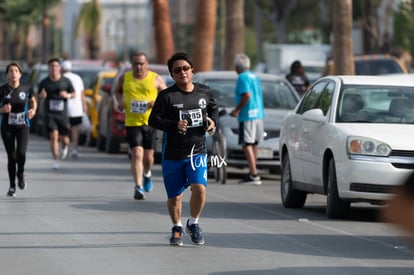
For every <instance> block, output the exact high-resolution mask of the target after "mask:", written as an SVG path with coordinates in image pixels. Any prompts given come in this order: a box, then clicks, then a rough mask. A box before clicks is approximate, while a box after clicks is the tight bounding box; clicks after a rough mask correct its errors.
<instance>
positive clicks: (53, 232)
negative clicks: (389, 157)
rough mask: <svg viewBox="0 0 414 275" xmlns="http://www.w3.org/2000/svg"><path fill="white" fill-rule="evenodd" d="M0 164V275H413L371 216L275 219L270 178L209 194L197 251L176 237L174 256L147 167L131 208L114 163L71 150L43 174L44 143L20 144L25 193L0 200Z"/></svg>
mask: <svg viewBox="0 0 414 275" xmlns="http://www.w3.org/2000/svg"><path fill="white" fill-rule="evenodd" d="M1 146H2V145H1ZM1 154H3V157H2V158H1V159H0V169H1V171H2V175H3V177H2V178H3V179H2V180H1V186H2V190H3V194H4V195H1V196H0V218H1V223H0V274H2V275H6V274H19V275H21V274H42V275H48V274H54V275H55V274H60V275H66V274H71V275H72V274H76V275H79V274H85V275H86V274H87V275H91V274H152V275H157V274H306V275H308V274H311V275H312V274H318V275H320V274H340V275H342V274H361V275H362V274H363V275H366V274H381V275H382V274H392V275H395V274H413V273H414V261H413V259H414V247H413V246H412V243H410V241H409V240H408V238H407V237H406V236H404V234H403V233H402V232H400V231H399V230H398V229H396V228H394V227H393V226H391V225H388V224H385V223H382V222H381V221H379V220H378V207H372V206H370V205H365V204H362V205H358V206H357V207H354V208H353V209H352V213H351V215H350V217H349V218H347V219H345V220H327V219H326V217H325V214H324V211H325V209H324V200H325V198H324V197H322V196H316V195H313V196H309V199H308V202H307V204H306V206H305V208H304V209H299V210H294V209H284V208H283V206H282V205H281V203H280V195H279V177H278V176H277V175H264V177H265V179H264V182H263V185H262V186H242V185H239V184H238V183H237V181H238V180H239V178H240V177H241V176H243V174H242V173H239V171H238V170H234V171H233V172H232V173H231V174H229V176H230V180H229V182H228V183H227V184H225V185H219V184H215V183H213V182H212V183H211V184H210V185H209V187H208V202H207V205H206V207H205V210H204V213H203V216H202V218H201V219H200V225H201V226H202V228H203V231H204V236H205V240H206V244H205V245H204V246H194V245H192V244H191V241H190V238H189V236H187V235H186V236H184V246H182V247H171V246H169V236H170V228H171V223H170V220H169V216H168V213H167V209H166V203H165V200H166V196H165V192H164V189H163V185H162V177H161V169H160V166H159V165H156V166H155V167H154V170H153V175H154V180H155V188H154V190H153V192H151V193H149V194H148V195H147V199H146V200H145V201H135V200H133V199H132V196H133V185H132V180H131V176H130V172H129V160H128V158H127V156H126V154H119V155H110V154H106V153H99V152H97V151H96V149H94V148H85V147H82V148H80V158H79V159H78V160H76V161H75V160H66V161H64V162H62V169H61V170H60V171H53V170H52V169H51V154H50V151H49V145H48V141H47V140H46V139H44V138H42V137H38V136H35V135H32V136H31V140H30V144H29V152H28V155H27V171H26V175H27V179H28V188H27V190H24V191H20V190H18V192H17V196H16V197H15V198H8V197H6V196H5V194H6V192H7V189H8V180H7V170H6V160H7V157H6V154H5V152H4V149H3V150H2V151H1ZM188 197H189V191H187V192H186V195H185V204H184V211H183V216H184V217H185V218H183V222H185V219H186V217H188Z"/></svg>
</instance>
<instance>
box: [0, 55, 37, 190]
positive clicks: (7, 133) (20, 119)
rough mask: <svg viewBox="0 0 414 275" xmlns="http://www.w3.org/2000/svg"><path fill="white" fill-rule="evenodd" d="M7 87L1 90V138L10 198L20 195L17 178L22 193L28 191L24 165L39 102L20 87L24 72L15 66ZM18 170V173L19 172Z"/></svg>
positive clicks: (8, 71)
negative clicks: (31, 120)
mask: <svg viewBox="0 0 414 275" xmlns="http://www.w3.org/2000/svg"><path fill="white" fill-rule="evenodd" d="M6 76H7V83H6V84H4V85H2V86H1V87H0V102H2V104H1V105H2V107H1V108H0V113H1V114H2V115H1V137H2V139H3V143H4V147H5V148H6V152H7V170H8V174H9V182H10V187H9V191H8V192H7V196H9V197H14V196H15V195H16V175H17V179H18V186H19V188H20V189H21V190H24V189H25V188H26V180H25V176H24V165H25V163H26V150H27V145H28V142H29V127H30V119H32V118H33V117H34V115H35V114H36V109H37V102H36V99H35V97H34V96H33V95H32V93H31V92H30V91H25V90H23V89H22V87H21V86H20V78H21V77H22V68H21V67H20V65H19V64H18V63H15V62H11V63H9V64H8V65H7V67H6ZM16 168H17V171H16Z"/></svg>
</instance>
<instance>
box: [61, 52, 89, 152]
mask: <svg viewBox="0 0 414 275" xmlns="http://www.w3.org/2000/svg"><path fill="white" fill-rule="evenodd" d="M61 67H62V72H63V76H64V77H66V78H68V79H69V80H70V81H71V83H72V86H73V89H74V90H75V94H76V96H75V97H74V98H71V99H68V115H69V123H70V138H71V152H70V155H71V157H72V158H73V159H77V158H78V143H79V131H80V126H81V124H82V116H83V113H86V109H87V106H86V99H85V93H84V90H85V86H84V84H83V80H82V78H81V77H80V76H79V75H78V74H75V73H73V72H72V62H70V61H69V60H65V61H63V62H62V65H61ZM62 146H63V147H64V144H63V145H62ZM67 155H68V148H67V147H64V148H63V154H62V158H63V159H65V158H66V157H67Z"/></svg>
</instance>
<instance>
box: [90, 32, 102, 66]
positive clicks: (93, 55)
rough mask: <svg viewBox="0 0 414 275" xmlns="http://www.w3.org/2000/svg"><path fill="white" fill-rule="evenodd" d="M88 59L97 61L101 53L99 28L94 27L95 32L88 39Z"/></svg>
mask: <svg viewBox="0 0 414 275" xmlns="http://www.w3.org/2000/svg"><path fill="white" fill-rule="evenodd" d="M88 47H89V57H90V59H99V58H100V53H101V26H100V25H98V26H96V29H95V32H94V33H93V34H92V35H91V36H90V37H88Z"/></svg>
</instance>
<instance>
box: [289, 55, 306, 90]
mask: <svg viewBox="0 0 414 275" xmlns="http://www.w3.org/2000/svg"><path fill="white" fill-rule="evenodd" d="M286 79H287V80H288V81H289V82H290V84H292V86H293V87H294V88H295V90H296V92H298V94H299V95H300V96H301V97H302V96H303V95H304V94H305V92H306V90H307V89H308V87H309V85H310V82H309V79H308V77H307V76H306V74H305V68H304V67H303V66H302V63H301V62H300V61H299V60H296V61H294V62H293V63H292V64H291V66H290V72H289V73H288V74H287V75H286Z"/></svg>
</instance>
